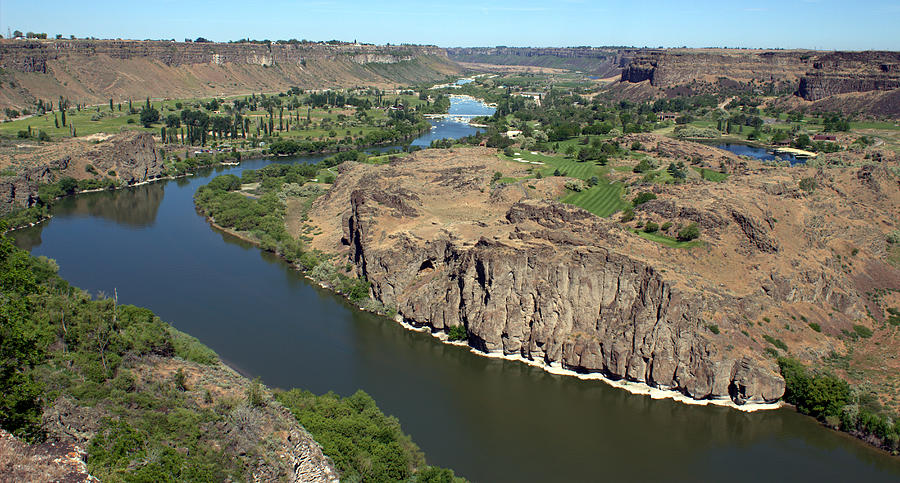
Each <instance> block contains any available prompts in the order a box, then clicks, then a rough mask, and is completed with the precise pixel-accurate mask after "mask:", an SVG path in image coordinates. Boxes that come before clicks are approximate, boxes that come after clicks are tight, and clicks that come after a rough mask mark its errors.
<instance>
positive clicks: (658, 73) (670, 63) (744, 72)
mask: <svg viewBox="0 0 900 483" xmlns="http://www.w3.org/2000/svg"><path fill="white" fill-rule="evenodd" d="M811 57H812V53H810V52H804V51H743V50H740V51H734V52H729V51H726V50H714V51H705V50H687V49H678V50H657V51H645V52H642V53H641V54H639V55H636V56H635V57H634V58H633V59H632V60H631V61H630V62H629V63H628V65H626V66H625V67H624V69H623V70H622V76H621V80H622V82H631V83H637V82H643V81H650V84H651V85H653V86H655V87H673V86H676V85H681V84H686V83H688V82H691V81H692V80H698V81H707V82H712V81H715V80H717V79H718V78H719V77H727V78H729V79H732V80H737V81H744V82H746V81H749V80H756V81H758V82H796V81H797V80H798V79H799V78H800V76H802V75H803V72H805V71H806V69H807V68H808V66H809V59H810V58H811Z"/></svg>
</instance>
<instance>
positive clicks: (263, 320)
mask: <svg viewBox="0 0 900 483" xmlns="http://www.w3.org/2000/svg"><path fill="white" fill-rule="evenodd" d="M454 102H458V101H454ZM460 132H464V134H462V135H468V134H471V133H472V132H474V128H471V127H469V126H466V125H460V124H456V125H454V126H447V125H446V124H443V123H437V128H436V129H435V130H432V132H431V133H429V134H427V135H426V136H432V138H434V137H435V136H441V134H442V133H450V134H452V135H453V136H457V135H459V133H460ZM448 135H449V134H448ZM423 142H424V141H423ZM424 143H425V144H427V142H424ZM319 159H321V157H302V158H296V159H289V160H288V159H279V160H276V161H272V160H250V161H245V162H244V163H242V164H241V165H240V166H234V167H222V168H217V169H215V170H207V171H204V172H201V173H198V174H197V175H196V176H193V177H188V178H182V179H179V180H172V181H164V182H159V183H154V184H149V185H143V186H138V187H134V188H131V189H126V190H120V191H116V192H100V193H89V194H84V195H81V196H78V197H75V198H68V199H64V200H61V201H60V202H59V203H58V204H57V205H56V206H55V208H54V212H53V214H54V218H53V219H52V220H51V221H49V222H47V223H44V224H43V225H40V226H37V227H33V228H30V229H26V230H21V231H18V232H16V237H17V242H18V243H19V245H20V246H23V247H24V248H28V249H30V250H31V252H32V253H33V254H34V255H46V256H48V257H51V258H55V259H56V260H57V261H58V262H59V265H60V274H61V275H62V276H63V277H65V278H66V279H67V280H69V281H70V282H72V283H73V284H75V285H77V286H79V287H82V288H84V289H86V290H88V291H91V292H93V293H97V292H100V291H103V292H105V293H107V294H111V293H112V292H113V290H115V291H116V292H117V293H118V296H119V301H120V302H122V303H130V304H135V305H141V306H145V307H148V308H150V309H152V310H153V311H154V312H156V313H157V314H159V316H160V317H162V318H163V319H164V320H166V321H167V322H170V323H171V324H173V325H174V326H175V327H177V328H179V329H181V330H183V331H185V332H188V333H190V334H192V335H194V336H196V337H198V338H199V339H200V340H201V341H203V342H204V343H205V344H207V345H209V346H210V347H212V348H213V349H214V350H215V351H216V352H218V353H219V355H220V356H221V357H222V358H223V359H224V360H225V361H227V362H228V363H229V364H230V365H232V366H233V367H235V368H236V369H238V370H239V371H241V372H242V373H244V374H246V375H248V376H251V377H256V376H259V377H260V378H262V380H263V381H264V382H265V383H266V384H268V385H270V386H273V387H281V388H290V387H300V388H304V389H308V390H311V391H313V392H315V393H324V392H327V391H334V392H337V393H339V394H342V395H349V394H352V393H353V392H355V391H356V390H357V389H363V390H365V391H366V392H368V393H369V394H371V395H372V396H373V397H374V398H375V400H376V401H377V402H378V405H379V406H380V407H381V409H382V410H384V411H385V412H386V413H388V414H391V415H394V416H396V417H397V418H399V420H400V422H401V423H402V425H403V429H404V430H405V431H406V432H408V433H410V434H411V435H412V437H413V440H414V441H416V442H417V443H418V444H419V445H420V446H421V447H422V449H423V450H425V452H426V454H427V455H428V461H429V463H431V464H437V465H441V466H447V467H450V468H453V469H454V470H456V471H457V472H458V473H459V474H461V475H463V476H465V477H468V478H470V479H472V480H474V481H480V482H489V481H491V482H492V481H499V482H504V481H510V482H528V481H599V480H607V481H647V480H667V481H718V480H728V481H760V480H780V481H790V480H799V481H808V480H829V481H841V480H843V481H847V480H856V481H867V482H870V481H898V478H900V459H897V458H891V457H890V456H888V455H886V454H883V453H881V452H879V451H877V450H874V449H872V448H870V447H867V446H865V445H863V444H861V443H859V442H857V441H856V440H854V439H852V438H850V437H848V436H845V435H842V434H839V433H836V432H833V431H829V430H826V429H824V428H822V427H821V426H819V425H818V424H817V423H816V422H814V421H813V420H811V419H809V418H807V417H804V416H801V415H799V414H797V413H795V412H794V411H793V410H791V409H779V410H774V411H761V412H756V413H744V412H740V411H736V410H733V409H728V408H722V407H705V406H690V405H685V404H681V403H678V402H674V401H672V400H652V399H650V398H649V397H646V396H638V395H633V394H629V393H628V392H626V391H623V390H620V389H615V388H612V387H609V386H607V385H605V384H604V383H602V382H598V381H583V380H579V379H577V378H573V377H567V376H556V375H551V374H548V373H546V372H544V371H542V370H540V369H538V368H534V367H531V366H527V365H525V364H521V363H517V362H512V361H506V360H500V359H490V358H484V357H480V356H477V355H475V354H472V353H470V352H469V351H468V350H467V349H466V348H463V347H458V346H450V345H444V344H441V343H439V342H437V341H436V340H435V339H433V338H432V337H431V336H429V335H427V334H422V333H417V332H411V331H408V330H406V329H404V328H402V327H401V326H400V325H398V324H396V323H394V322H393V321H390V320H387V319H385V318H382V317H378V316H374V315H371V314H368V313H364V312H360V311H358V310H355V309H353V308H352V307H351V306H349V305H348V304H347V303H345V302H344V301H343V300H342V299H341V298H339V297H337V296H335V295H333V294H331V293H330V292H327V291H325V290H322V289H320V288H318V287H316V286H314V285H311V284H310V283H308V282H307V281H306V280H305V279H303V278H302V277H301V276H299V275H298V274H297V273H296V272H294V271H293V270H291V269H289V268H288V267H287V266H286V265H285V264H284V263H282V262H281V261H280V260H278V259H276V258H275V257H273V256H271V255H269V254H266V253H264V252H261V251H260V250H258V249H256V248H255V247H252V246H250V245H248V244H246V243H244V242H242V241H241V240H238V239H236V238H234V237H232V236H229V235H227V234H224V233H221V232H218V231H216V230H214V229H212V228H211V227H210V225H209V224H208V223H207V222H206V220H205V219H204V218H203V217H201V216H199V215H198V214H197V213H196V212H195V211H194V208H193V203H192V196H193V194H194V192H195V191H196V190H197V188H199V187H200V186H202V185H204V184H206V183H207V182H208V181H209V179H210V178H211V177H213V176H216V175H218V174H223V173H235V174H240V172H241V171H242V170H244V169H248V168H252V169H255V168H260V167H262V166H265V165H266V164H269V163H271V162H282V163H284V162H315V161H317V160H319Z"/></svg>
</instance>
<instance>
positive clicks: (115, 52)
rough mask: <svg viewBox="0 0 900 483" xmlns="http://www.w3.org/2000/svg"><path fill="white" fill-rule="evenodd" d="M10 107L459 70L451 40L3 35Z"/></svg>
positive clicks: (392, 82) (1, 102)
mask: <svg viewBox="0 0 900 483" xmlns="http://www.w3.org/2000/svg"><path fill="white" fill-rule="evenodd" d="M0 68H2V69H3V72H4V74H3V76H2V78H0V80H2V82H3V89H2V90H0V108H4V107H22V106H25V105H29V104H31V103H33V102H34V101H35V99H44V100H55V99H57V98H58V97H59V96H65V97H68V98H69V99H70V100H71V101H72V102H79V103H104V102H106V101H108V100H109V99H110V98H113V99H116V100H117V101H118V100H122V99H127V98H134V99H142V98H144V97H146V96H150V97H154V98H157V97H170V98H174V97H196V96H222V95H228V94H246V93H249V92H273V91H284V90H286V89H288V88H289V87H292V86H297V87H300V88H304V89H317V88H336V87H346V86H355V85H362V86H368V85H372V86H377V87H382V88H384V87H393V86H396V85H398V84H411V83H416V82H423V81H431V80H439V79H443V78H444V77H445V76H446V75H448V74H451V73H455V72H457V71H458V67H457V66H456V65H455V64H453V63H452V62H450V61H449V60H448V59H447V56H446V54H445V52H444V51H443V50H442V49H439V48H436V47H430V46H413V45H404V46H376V45H368V44H347V43H313V42H298V43H249V42H248V43H212V42H174V41H172V42H169V41H138V40H8V39H7V40H0Z"/></svg>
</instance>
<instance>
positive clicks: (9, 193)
mask: <svg viewBox="0 0 900 483" xmlns="http://www.w3.org/2000/svg"><path fill="white" fill-rule="evenodd" d="M68 166H69V158H63V159H59V160H56V161H51V162H50V163H48V164H46V165H43V166H35V167H31V168H25V170H24V171H23V172H22V173H19V174H18V175H16V176H10V177H6V178H2V179H0V213H2V212H7V211H9V210H12V209H15V208H16V207H28V206H31V205H33V204H35V203H36V202H37V196H38V188H39V187H40V186H41V185H42V184H47V183H52V182H54V181H55V180H56V178H57V176H58V174H57V173H59V172H60V171H62V170H64V169H66V168H68Z"/></svg>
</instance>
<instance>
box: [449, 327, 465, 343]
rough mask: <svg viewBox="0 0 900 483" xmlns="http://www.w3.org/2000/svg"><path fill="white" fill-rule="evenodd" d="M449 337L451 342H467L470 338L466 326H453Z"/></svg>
mask: <svg viewBox="0 0 900 483" xmlns="http://www.w3.org/2000/svg"><path fill="white" fill-rule="evenodd" d="M447 335H448V337H449V339H450V340H466V339H468V338H469V333H468V331H467V330H466V326H464V325H454V326H451V327H450V330H449V331H448V332H447Z"/></svg>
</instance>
